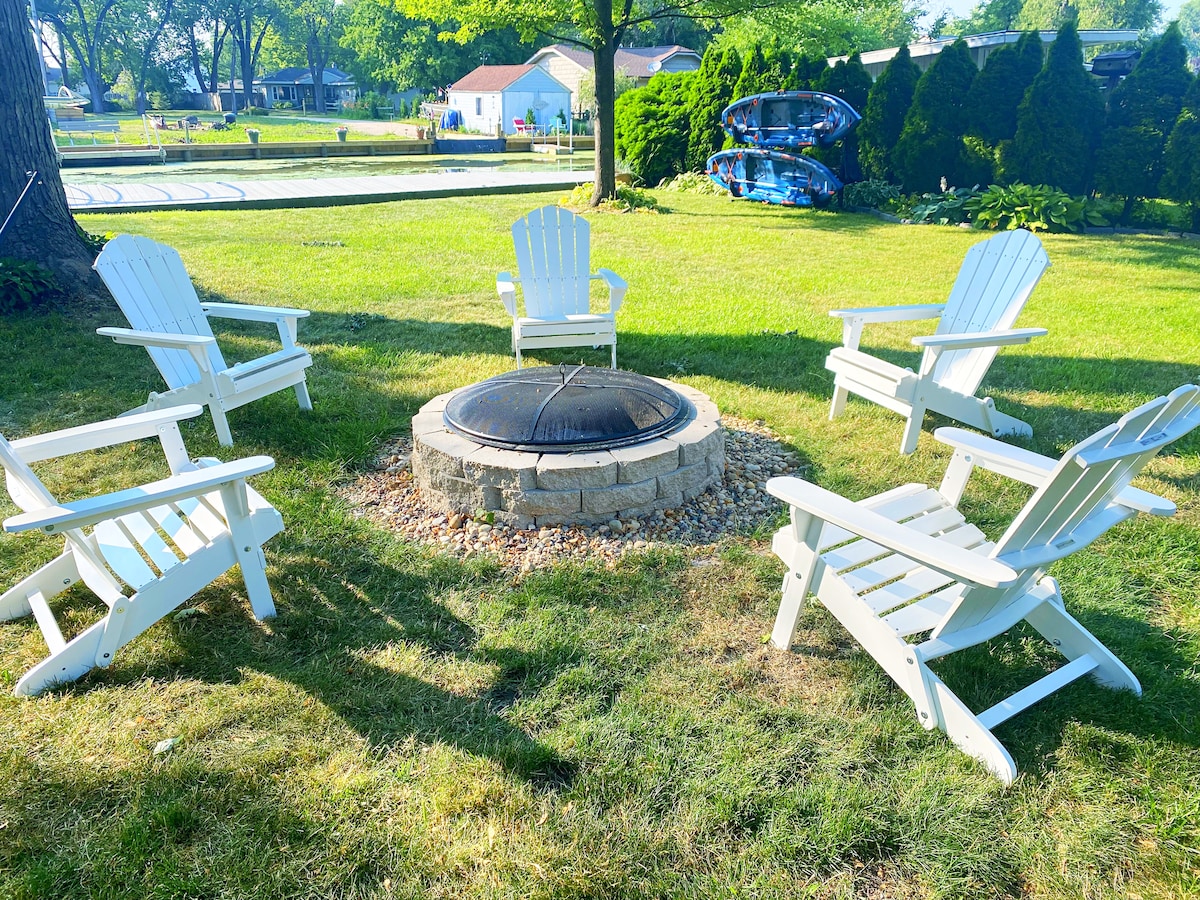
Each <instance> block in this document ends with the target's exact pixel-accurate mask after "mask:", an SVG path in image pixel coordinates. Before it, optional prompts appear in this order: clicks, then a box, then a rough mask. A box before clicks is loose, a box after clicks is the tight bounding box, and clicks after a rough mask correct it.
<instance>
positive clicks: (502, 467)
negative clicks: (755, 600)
mask: <svg viewBox="0 0 1200 900" xmlns="http://www.w3.org/2000/svg"><path fill="white" fill-rule="evenodd" d="M661 383H662V384H665V385H667V386H668V387H670V388H672V389H673V390H675V391H676V392H677V393H679V395H680V396H682V397H683V398H684V400H686V401H687V403H688V406H689V413H688V417H687V418H686V419H685V420H684V421H683V422H682V423H681V424H680V425H679V427H678V428H676V429H675V430H674V431H672V432H670V433H668V434H666V435H663V436H662V437H658V438H654V439H652V440H649V441H646V442H645V443H641V444H634V445H632V446H629V447H619V448H617V449H614V450H598V451H589V452H581V453H535V452H530V451H521V450H501V449H499V448H496V447H488V446H486V445H484V444H480V443H477V442H475V441H472V440H469V439H467V438H465V437H462V436H461V435H459V434H455V433H454V432H452V431H450V430H448V429H447V428H446V426H445V424H444V423H443V420H442V413H443V411H444V410H445V408H446V404H447V403H448V402H449V400H450V398H451V397H452V396H453V392H452V393H449V394H442V395H441V396H439V397H434V398H433V399H432V400H430V401H429V402H428V403H426V404H425V405H424V406H422V407H421V410H420V412H418V413H417V415H415V416H413V420H412V427H413V455H412V468H413V476H414V478H415V479H416V482H417V485H418V487H419V488H420V489H421V494H422V496H423V497H425V498H426V500H427V501H428V502H429V503H430V504H432V505H436V506H439V507H441V508H442V509H444V510H446V511H447V512H465V513H474V512H475V511H476V510H478V509H486V510H490V511H492V512H493V513H495V515H496V518H497V519H498V520H499V521H503V522H506V523H508V524H510V525H513V526H516V527H518V528H531V527H534V526H541V525H559V524H563V523H567V522H578V523H584V524H596V523H601V522H607V521H609V520H611V519H616V518H620V519H625V518H636V517H638V516H642V515H645V514H648V513H651V512H653V511H655V510H658V509H672V508H674V507H676V506H680V505H682V504H683V503H684V502H685V501H687V500H691V499H692V498H693V497H695V496H697V495H699V494H701V493H703V492H704V491H705V490H707V489H708V488H709V486H711V485H712V484H714V483H715V482H717V481H719V480H720V479H721V477H722V476H723V475H724V472H725V431H724V429H723V428H722V427H721V417H720V413H719V412H718V410H717V407H716V404H714V403H713V402H712V401H711V400H709V399H708V397H707V396H705V395H704V394H703V393H701V392H700V391H697V390H695V389H694V388H690V387H687V386H686V385H681V384H675V383H674V382H670V381H662V382H661Z"/></svg>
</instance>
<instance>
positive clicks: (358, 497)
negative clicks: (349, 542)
mask: <svg viewBox="0 0 1200 900" xmlns="http://www.w3.org/2000/svg"><path fill="white" fill-rule="evenodd" d="M723 421H724V426H725V431H726V438H725V453H726V469H725V477H724V479H723V480H722V481H720V482H718V483H717V484H716V485H714V486H713V487H710V488H709V489H708V490H707V491H705V492H704V493H703V494H701V495H700V496H698V497H695V498H694V499H692V500H690V501H688V502H687V503H685V504H683V505H682V506H679V507H677V508H675V509H669V510H658V511H656V512H654V513H652V514H650V515H648V516H645V517H642V518H640V519H613V520H611V521H609V522H608V523H606V524H601V525H554V526H545V527H542V528H531V529H517V528H513V527H510V526H507V525H504V524H499V523H496V524H493V523H489V522H488V521H486V517H484V516H480V517H476V518H472V517H470V516H465V515H461V514H447V513H445V512H442V511H440V510H438V509H435V508H433V507H432V506H429V505H427V504H426V503H424V502H423V501H422V498H421V492H420V489H419V488H418V487H417V485H416V484H415V482H414V480H413V474H412V470H411V467H410V464H409V460H410V457H411V454H412V439H411V438H409V437H401V438H396V439H395V440H393V441H390V442H389V443H388V444H386V445H385V446H384V447H383V449H382V451H381V452H380V454H379V456H378V457H377V458H376V460H375V464H374V467H373V469H372V471H370V472H369V473H367V474H365V475H363V476H362V477H360V478H359V479H358V480H357V481H355V482H354V483H353V484H352V485H350V486H349V487H348V488H346V490H345V491H344V492H343V496H345V498H346V499H347V500H348V501H350V502H351V503H352V504H354V506H355V507H356V509H357V510H358V511H359V512H360V514H362V515H365V516H367V517H368V518H369V519H371V521H373V522H375V523H376V524H379V525H381V526H383V527H384V528H388V529H390V530H392V531H394V532H396V533H398V534H400V535H401V536H403V537H406V538H408V539H410V540H414V541H417V542H419V543H424V544H428V545H432V546H434V547H436V548H438V549H440V550H443V551H445V552H447V553H451V554H453V555H455V556H459V557H464V558H466V557H472V556H478V555H489V556H493V557H495V558H497V559H499V560H500V562H501V564H502V565H504V566H505V567H507V568H511V569H515V570H518V571H521V572H528V571H531V570H535V569H538V568H541V567H544V566H546V565H549V564H551V563H554V562H557V561H561V560H566V559H570V560H576V561H584V560H604V561H605V562H606V563H609V564H611V563H613V562H615V561H616V560H617V559H619V558H620V557H621V555H622V554H624V553H626V552H628V551H630V550H643V549H646V548H649V547H655V546H663V545H672V546H679V545H683V546H691V547H707V546H711V545H712V544H715V543H717V542H718V541H720V540H721V539H722V538H725V537H730V536H733V535H739V534H748V533H750V532H753V531H754V530H755V529H757V528H760V527H762V526H765V525H770V524H771V523H773V522H774V521H775V519H776V518H777V516H778V514H779V512H780V511H781V509H782V506H781V504H780V503H779V502H778V501H777V500H775V498H773V497H771V496H770V495H769V494H767V492H766V490H765V486H766V480H767V479H768V478H770V477H772V476H775V475H792V474H802V472H803V471H804V470H806V469H807V468H808V467H807V466H802V465H801V464H800V461H799V459H798V457H797V456H796V454H795V453H793V452H792V451H790V450H788V449H786V448H785V447H783V446H782V445H781V444H780V443H779V439H778V436H777V435H775V434H774V432H772V431H771V430H770V429H769V428H767V427H766V426H765V425H764V424H763V423H762V422H749V421H746V420H742V419H735V418H731V417H729V416H725V417H723Z"/></svg>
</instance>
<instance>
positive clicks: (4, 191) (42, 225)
mask: <svg viewBox="0 0 1200 900" xmlns="http://www.w3.org/2000/svg"><path fill="white" fill-rule="evenodd" d="M31 171H36V172H37V173H38V177H37V179H36V180H35V182H34V184H33V185H32V186H31V187H30V188H29V192H28V193H27V194H26V195H25V199H24V200H23V201H22V202H21V206H20V208H19V209H18V210H17V211H16V214H15V215H14V216H13V217H12V220H11V221H10V222H9V223H8V228H7V229H6V230H5V232H4V234H3V236H0V256H7V257H13V258H16V259H20V260H25V261H30V262H35V263H38V264H39V265H42V266H45V267H46V268H47V269H50V270H51V271H52V272H54V274H55V276H57V278H58V282H59V284H60V286H61V287H62V288H63V289H64V290H65V291H66V292H67V293H68V295H70V296H75V297H77V296H80V295H92V296H96V297H103V296H105V294H104V291H103V288H102V287H101V285H100V280H99V278H98V277H97V276H96V274H95V273H94V272H93V271H92V268H91V266H92V262H93V259H94V257H93V254H92V252H91V251H90V250H89V249H88V247H87V245H86V244H84V242H83V241H82V240H81V239H80V237H79V235H78V233H77V232H76V230H75V222H74V220H73V219H72V218H71V212H70V210H69V209H68V208H67V197H66V194H65V193H64V192H63V186H62V179H61V177H60V176H59V172H58V151H57V150H55V148H54V139H53V138H52V137H51V135H50V129H49V127H48V126H47V123H46V109H45V106H44V105H43V102H42V76H41V73H40V72H39V70H38V64H37V56H36V55H35V54H34V43H33V33H32V32H31V31H30V28H29V21H28V20H27V19H26V18H25V5H24V4H23V3H20V2H17V0H0V217H3V216H7V215H8V213H9V211H10V210H11V209H13V208H14V207H15V206H16V204H17V199H18V198H19V197H20V196H21V192H22V191H23V190H24V189H25V186H26V184H28V182H29V176H28V174H27V173H28V172H31ZM0 221H3V219H2V218H0Z"/></svg>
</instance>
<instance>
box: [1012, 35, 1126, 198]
mask: <svg viewBox="0 0 1200 900" xmlns="http://www.w3.org/2000/svg"><path fill="white" fill-rule="evenodd" d="M1103 118H1104V102H1103V101H1102V100H1101V99H1100V91H1099V90H1098V88H1097V87H1096V85H1095V84H1094V83H1093V81H1092V76H1091V75H1089V74H1088V73H1087V71H1086V70H1085V69H1084V68H1083V47H1082V45H1081V44H1080V43H1079V33H1078V31H1077V30H1076V28H1075V24H1074V23H1073V22H1067V24H1066V25H1064V26H1063V27H1062V28H1061V29H1060V30H1059V32H1058V36H1057V37H1056V38H1055V39H1054V43H1053V44H1051V45H1050V54H1049V56H1048V57H1047V59H1046V65H1045V66H1043V67H1042V71H1040V72H1039V73H1038V74H1037V77H1036V78H1034V80H1033V84H1032V85H1031V86H1030V88H1029V90H1028V91H1026V93H1025V99H1024V100H1022V101H1021V105H1020V106H1019V107H1018V108H1017V132H1016V136H1015V137H1014V138H1013V141H1012V143H1011V144H1010V145H1008V146H1007V147H1005V148H1004V149H1003V150H1002V152H1001V161H1002V164H1003V167H1004V172H1005V176H1006V177H1007V178H1008V179H1009V180H1011V181H1024V182H1027V183H1029V184H1048V185H1050V186H1052V187H1056V188H1059V189H1060V190H1063V191H1066V192H1067V193H1069V194H1085V193H1087V191H1088V189H1089V187H1090V186H1091V178H1092V158H1093V155H1094V154H1095V149H1096V142H1097V140H1098V138H1099V135H1100V128H1101V125H1102V124H1103Z"/></svg>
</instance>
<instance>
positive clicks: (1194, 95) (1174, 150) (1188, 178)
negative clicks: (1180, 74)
mask: <svg viewBox="0 0 1200 900" xmlns="http://www.w3.org/2000/svg"><path fill="white" fill-rule="evenodd" d="M1163 170H1164V171H1163V177H1162V182H1161V184H1160V189H1161V190H1162V193H1163V195H1164V196H1166V197H1169V198H1170V199H1172V200H1175V201H1177V202H1179V203H1186V204H1188V206H1189V207H1190V209H1191V213H1192V231H1200V78H1193V79H1192V84H1191V87H1189V88H1188V92H1187V94H1186V96H1185V97H1184V100H1183V110H1182V112H1180V113H1179V118H1178V119H1177V120H1176V122H1175V127H1174V128H1173V129H1171V136H1170V138H1168V139H1167V149H1166V151H1165V152H1164V153H1163Z"/></svg>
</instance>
